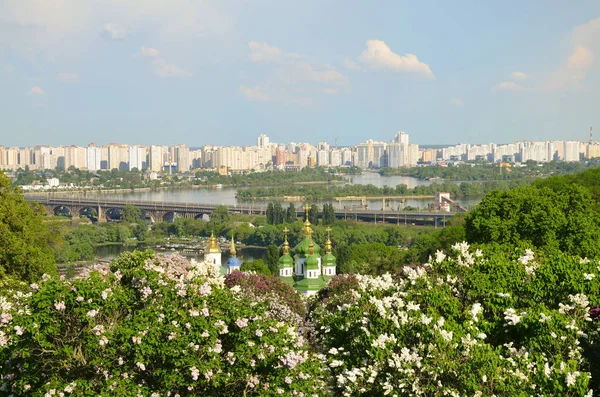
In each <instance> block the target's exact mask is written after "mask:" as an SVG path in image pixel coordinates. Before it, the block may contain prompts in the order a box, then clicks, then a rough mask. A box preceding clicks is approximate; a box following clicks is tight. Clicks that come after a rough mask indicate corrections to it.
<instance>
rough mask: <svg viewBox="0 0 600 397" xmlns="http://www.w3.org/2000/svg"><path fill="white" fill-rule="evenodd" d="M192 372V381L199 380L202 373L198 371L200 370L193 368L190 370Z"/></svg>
mask: <svg viewBox="0 0 600 397" xmlns="http://www.w3.org/2000/svg"><path fill="white" fill-rule="evenodd" d="M190 372H191V374H192V379H193V380H198V376H200V371H198V368H196V367H192V368H190Z"/></svg>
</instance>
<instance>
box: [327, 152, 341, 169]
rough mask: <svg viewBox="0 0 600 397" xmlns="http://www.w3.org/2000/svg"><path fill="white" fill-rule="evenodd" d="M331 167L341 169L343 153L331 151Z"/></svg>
mask: <svg viewBox="0 0 600 397" xmlns="http://www.w3.org/2000/svg"><path fill="white" fill-rule="evenodd" d="M329 165H330V166H332V167H339V166H340V165H342V152H341V151H340V150H338V149H331V151H330V152H329Z"/></svg>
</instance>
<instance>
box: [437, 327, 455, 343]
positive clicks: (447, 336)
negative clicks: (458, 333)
mask: <svg viewBox="0 0 600 397" xmlns="http://www.w3.org/2000/svg"><path fill="white" fill-rule="evenodd" d="M440 335H442V338H443V339H444V340H445V341H446V342H450V341H452V336H453V333H452V331H446V330H445V329H442V330H440Z"/></svg>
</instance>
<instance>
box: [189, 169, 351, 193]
mask: <svg viewBox="0 0 600 397" xmlns="http://www.w3.org/2000/svg"><path fill="white" fill-rule="evenodd" d="M196 178H197V179H198V180H197V181H195V183H196V184H202V185H215V184H219V183H220V184H222V185H230V186H267V185H277V184H293V183H314V182H331V181H343V180H344V179H343V178H342V177H339V176H337V175H332V174H330V173H329V172H327V171H326V170H325V169H323V168H319V167H317V168H308V167H305V168H303V169H302V170H301V171H300V172H283V171H266V172H248V173H245V174H234V175H219V174H218V173H217V172H213V171H198V172H196ZM242 192H243V190H242Z"/></svg>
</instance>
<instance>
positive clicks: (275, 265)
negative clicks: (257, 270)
mask: <svg viewBox="0 0 600 397" xmlns="http://www.w3.org/2000/svg"><path fill="white" fill-rule="evenodd" d="M266 260H267V266H268V267H269V270H270V271H271V274H274V275H277V274H279V247H278V246H276V245H275V244H269V246H268V247H267V257H266Z"/></svg>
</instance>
